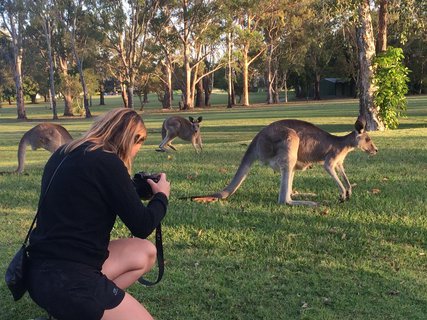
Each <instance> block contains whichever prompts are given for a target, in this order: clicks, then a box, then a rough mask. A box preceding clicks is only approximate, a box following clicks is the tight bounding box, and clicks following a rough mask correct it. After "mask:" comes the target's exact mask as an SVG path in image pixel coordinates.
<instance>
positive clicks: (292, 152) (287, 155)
mask: <svg viewBox="0 0 427 320" xmlns="http://www.w3.org/2000/svg"><path fill="white" fill-rule="evenodd" d="M281 144H282V145H281V146H280V147H279V150H278V151H279V152H278V161H279V167H280V172H281V181H280V191H279V203H286V204H288V205H291V206H294V205H304V206H316V205H317V202H314V201H303V200H292V197H291V195H292V187H293V179H294V175H295V169H296V168H295V167H296V164H297V160H298V148H299V138H298V135H297V134H296V133H295V131H293V130H289V135H288V136H287V137H286V138H285V140H283V141H282V142H281Z"/></svg>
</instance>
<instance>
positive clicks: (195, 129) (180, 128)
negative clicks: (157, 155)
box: [157, 116, 203, 152]
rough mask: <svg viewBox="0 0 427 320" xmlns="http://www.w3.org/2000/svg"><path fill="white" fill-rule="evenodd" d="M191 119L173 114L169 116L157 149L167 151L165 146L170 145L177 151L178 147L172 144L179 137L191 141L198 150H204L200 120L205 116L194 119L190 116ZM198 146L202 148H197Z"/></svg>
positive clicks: (164, 123) (164, 124)
mask: <svg viewBox="0 0 427 320" xmlns="http://www.w3.org/2000/svg"><path fill="white" fill-rule="evenodd" d="M188 119H189V120H187V119H185V118H183V117H180V116H173V117H169V118H167V119H166V120H165V121H164V122H163V126H162V139H163V141H162V143H160V145H159V149H157V151H166V150H165V146H168V147H170V148H171V149H173V150H175V151H176V148H175V147H174V146H173V145H172V140H173V139H175V138H176V137H179V138H181V139H183V140H186V141H191V144H192V145H193V147H194V149H195V150H196V152H199V151H202V136H201V132H200V122H202V119H203V117H198V118H197V119H196V120H194V118H193V117H188ZM197 146H198V147H199V149H200V150H198V149H197Z"/></svg>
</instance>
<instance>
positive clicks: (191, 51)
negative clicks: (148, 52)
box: [169, 0, 223, 109]
mask: <svg viewBox="0 0 427 320" xmlns="http://www.w3.org/2000/svg"><path fill="white" fill-rule="evenodd" d="M218 4H219V3H217V2H213V1H208V0H200V1H191V0H183V1H181V2H180V3H169V5H170V6H171V7H170V11H171V15H172V19H171V22H172V24H171V32H172V33H173V35H174V36H175V37H176V38H177V39H178V41H179V42H180V44H181V55H182V74H183V82H182V85H181V90H182V98H183V107H182V108H183V109H193V108H194V98H195V92H196V85H197V83H198V82H199V81H201V80H202V79H203V78H205V77H207V76H209V75H211V74H212V73H214V72H215V71H216V70H218V69H219V68H221V67H222V65H223V64H222V63H217V64H216V65H215V66H213V67H212V68H210V69H209V70H208V69H207V68H205V65H204V63H205V59H206V57H209V56H211V55H212V50H214V49H215V48H216V44H217V43H218V42H219V41H220V35H221V30H222V29H221V24H220V22H221V14H220V11H219V9H220V8H219V7H218Z"/></svg>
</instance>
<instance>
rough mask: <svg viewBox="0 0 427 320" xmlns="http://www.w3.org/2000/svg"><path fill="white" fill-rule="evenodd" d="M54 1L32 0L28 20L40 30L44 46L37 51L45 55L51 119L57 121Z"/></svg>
mask: <svg viewBox="0 0 427 320" xmlns="http://www.w3.org/2000/svg"><path fill="white" fill-rule="evenodd" d="M53 6H54V0H34V1H30V3H29V9H30V18H31V21H32V23H31V25H32V27H33V28H36V29H38V30H40V32H41V34H42V35H43V36H44V40H45V46H40V47H39V49H40V50H41V51H42V52H45V53H46V60H47V64H48V67H49V93H50V94H49V96H50V105H51V108H52V113H53V119H54V120H55V119H58V112H57V107H56V91H55V63H54V58H53V56H54V54H53V49H52V32H53V31H52V26H53V25H54V19H55V16H54V11H53V9H52V8H53Z"/></svg>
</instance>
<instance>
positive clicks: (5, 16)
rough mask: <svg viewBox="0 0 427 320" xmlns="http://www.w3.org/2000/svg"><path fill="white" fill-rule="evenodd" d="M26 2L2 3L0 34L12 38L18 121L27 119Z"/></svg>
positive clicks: (5, 1)
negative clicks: (24, 70)
mask: <svg viewBox="0 0 427 320" xmlns="http://www.w3.org/2000/svg"><path fill="white" fill-rule="evenodd" d="M26 4H27V1H26V0H2V1H0V17H1V19H2V24H1V27H3V28H4V29H3V28H0V32H1V33H3V34H4V35H6V36H7V37H9V38H10V40H11V41H10V43H11V45H12V49H13V51H12V52H13V59H12V65H13V72H14V81H15V90H16V110H17V114H18V119H27V114H26V111H25V102H24V91H23V83H22V59H23V51H24V48H23V45H22V43H23V33H24V28H25V24H26V21H27V19H26V18H27V10H26Z"/></svg>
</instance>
